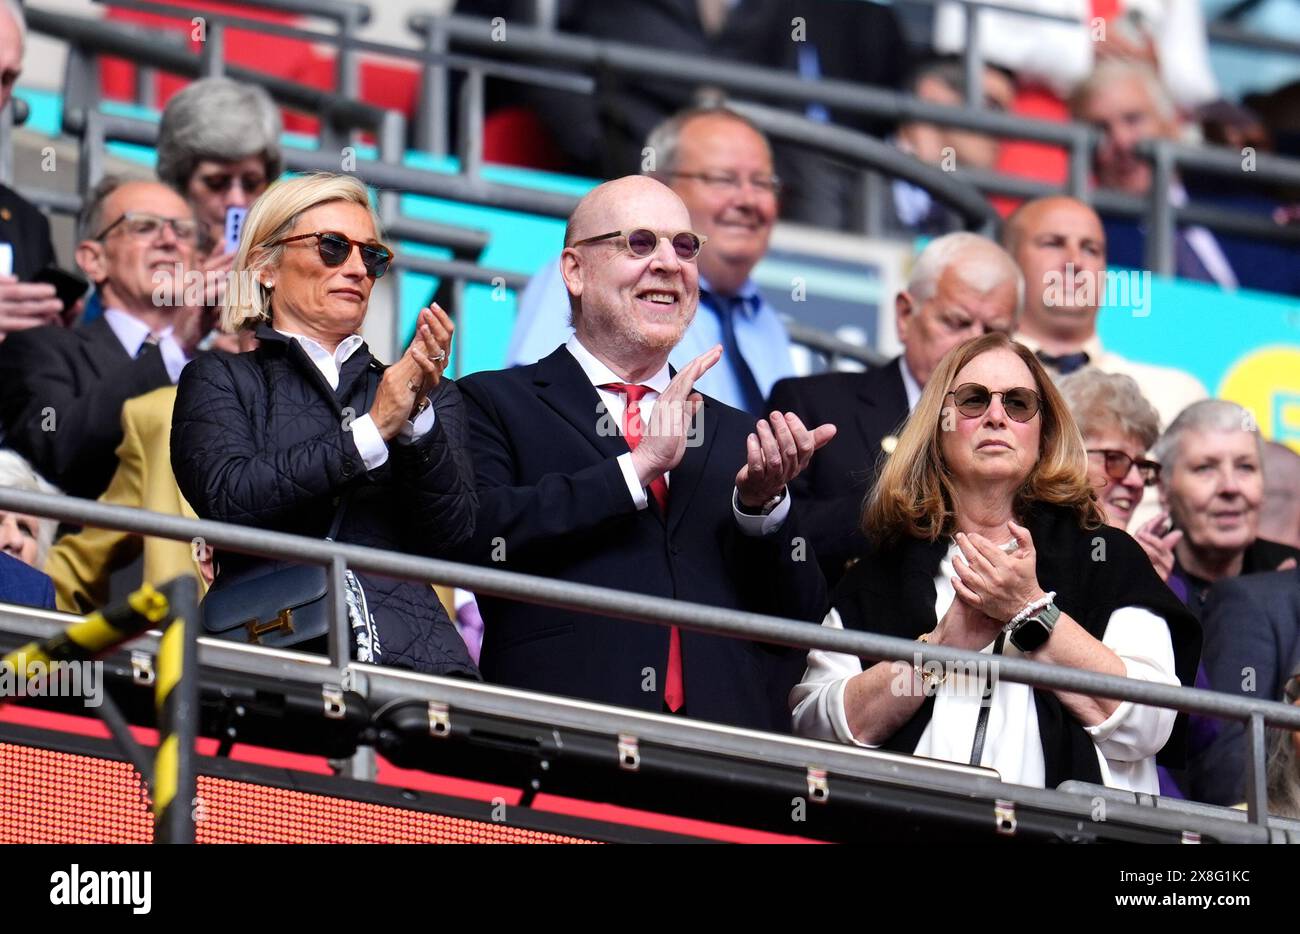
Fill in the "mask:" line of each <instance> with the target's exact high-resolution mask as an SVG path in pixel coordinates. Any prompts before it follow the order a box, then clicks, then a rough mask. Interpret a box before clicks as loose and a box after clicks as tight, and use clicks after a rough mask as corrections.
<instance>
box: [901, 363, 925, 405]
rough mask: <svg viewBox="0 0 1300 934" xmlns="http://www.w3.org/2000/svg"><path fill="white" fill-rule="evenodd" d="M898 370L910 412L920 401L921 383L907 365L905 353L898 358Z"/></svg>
mask: <svg viewBox="0 0 1300 934" xmlns="http://www.w3.org/2000/svg"><path fill="white" fill-rule="evenodd" d="M898 372H899V373H901V374H902V376H903V392H905V393H907V411H909V412H911V411H912V410H913V409H915V408H916V404H917V403H918V402H920V401H921V384H920V383H918V382H917V381H916V377H915V376H913V375H912V369H911V367H909V366H908V365H907V355H906V354H904V355H903V356H901V357H899V358H898Z"/></svg>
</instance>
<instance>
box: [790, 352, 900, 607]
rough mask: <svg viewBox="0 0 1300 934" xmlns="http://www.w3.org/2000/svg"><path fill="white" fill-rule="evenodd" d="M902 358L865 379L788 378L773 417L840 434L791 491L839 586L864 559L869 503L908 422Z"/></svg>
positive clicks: (846, 375)
mask: <svg viewBox="0 0 1300 934" xmlns="http://www.w3.org/2000/svg"><path fill="white" fill-rule="evenodd" d="M899 367H900V364H899V358H897V357H895V358H894V359H893V360H891V361H889V363H887V364H885V365H884V366H882V367H878V368H876V369H874V370H867V371H866V372H865V373H822V374H819V375H817V376H804V377H797V378H794V379H783V380H781V381H780V382H778V383H777V384H776V385H775V386H773V387H772V397H771V399H769V400H768V403H767V408H768V410H769V411H770V410H772V409H778V410H780V411H782V412H794V413H795V414H796V415H798V416H799V418H800V419H802V420H803V423H804V424H805V425H807V426H809V427H812V426H815V425H821V424H824V423H826V422H830V423H831V424H833V425H835V426H836V428H838V429H839V431H838V432H837V433H836V435H835V438H834V439H833V440H832V441H831V443H830V444H828V445H826V447H824V448H822V449H821V450H820V451H818V452H817V454H816V455H815V456H814V457H813V459H812V462H811V463H810V464H809V465H808V469H807V470H805V471H804V472H803V473H802V474H800V475H799V476H798V477H796V478H795V479H794V482H792V483H791V484H790V489H791V492H792V493H793V494H794V497H795V502H796V503H797V504H798V506H799V526H800V528H802V529H803V530H804V533H805V534H807V536H808V539H809V541H810V542H811V543H812V546H813V550H814V551H816V552H817V560H818V561H820V562H821V566H822V570H823V572H824V573H825V574H826V580H827V581H828V583H829V584H830V586H831V587H834V586H835V583H836V582H837V581H838V580H839V579H840V577H841V576H842V575H843V573H844V565H845V563H846V562H849V561H851V560H853V559H854V558H856V557H858V556H859V555H861V554H862V553H863V551H864V550H865V548H866V540H865V539H864V538H863V537H862V532H861V530H860V520H861V518H862V502H863V500H864V499H865V498H866V495H867V493H868V492H870V490H871V486H872V484H873V483H874V481H875V477H876V472H877V470H878V469H879V466H880V463H881V461H882V459H883V457H884V456H885V455H884V452H883V449H882V447H881V443H882V442H883V441H884V439H885V438H887V437H889V436H891V435H892V436H897V434H898V431H899V428H900V427H901V426H902V424H903V422H904V420H906V418H907V412H908V409H907V390H906V389H905V388H904V387H903V375H902V372H901V370H900V368H899Z"/></svg>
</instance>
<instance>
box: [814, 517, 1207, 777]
mask: <svg viewBox="0 0 1300 934" xmlns="http://www.w3.org/2000/svg"><path fill="white" fill-rule="evenodd" d="M1023 524H1024V526H1025V527H1026V528H1027V529H1029V532H1030V534H1031V535H1032V536H1033V539H1034V548H1035V550H1036V552H1037V554H1038V583H1039V585H1040V586H1041V587H1042V588H1043V589H1044V590H1054V591H1056V605H1057V606H1058V607H1060V608H1061V611H1062V612H1063V613H1065V614H1067V615H1068V616H1069V617H1070V618H1071V619H1073V620H1074V621H1075V622H1077V623H1078V624H1079V625H1080V626H1082V627H1083V628H1084V629H1086V630H1087V631H1088V632H1089V634H1091V635H1092V636H1093V637H1094V638H1096V639H1099V640H1100V639H1101V638H1102V636H1103V635H1105V632H1106V624H1107V623H1108V621H1109V620H1110V615H1111V613H1113V612H1114V611H1115V610H1117V609H1119V608H1120V607H1125V606H1138V607H1143V608H1144V609H1147V610H1150V611H1151V612H1153V613H1155V614H1156V615H1157V616H1160V617H1162V618H1163V619H1164V620H1165V622H1166V623H1167V624H1168V625H1169V631H1170V635H1171V638H1172V641H1173V647H1174V660H1175V668H1176V672H1177V675H1178V680H1179V681H1181V682H1182V683H1183V684H1184V685H1187V686H1191V685H1192V684H1193V683H1194V682H1195V680H1196V666H1197V664H1198V662H1199V661H1200V655H1201V628H1200V625H1199V624H1198V623H1197V621H1196V619H1195V618H1194V617H1193V616H1192V614H1191V613H1189V612H1188V610H1187V608H1186V607H1184V606H1183V604H1182V603H1181V602H1180V601H1179V600H1178V598H1177V597H1175V596H1174V594H1173V592H1172V591H1171V590H1170V589H1169V588H1168V587H1167V586H1166V585H1165V583H1164V582H1163V581H1161V580H1160V577H1159V575H1158V574H1156V572H1155V569H1154V568H1153V567H1152V566H1151V562H1150V560H1149V559H1148V558H1147V556H1146V553H1145V552H1143V551H1142V548H1141V546H1139V545H1138V543H1137V542H1135V541H1134V540H1133V539H1132V538H1130V537H1129V535H1128V534H1127V533H1126V532H1124V531H1121V530H1120V529H1115V528H1111V527H1109V526H1103V527H1101V528H1099V529H1094V530H1087V529H1082V528H1080V527H1079V522H1078V518H1077V515H1076V513H1075V512H1074V511H1073V510H1071V509H1066V508H1064V507H1060V506H1048V505H1038V506H1036V507H1034V508H1033V509H1032V510H1031V511H1030V514H1029V515H1028V516H1026V517H1025V521H1024V522H1023ZM948 546H949V540H948V539H946V538H941V539H940V540H939V541H937V542H926V541H921V540H918V539H914V538H910V537H904V538H902V539H901V540H895V541H892V542H889V543H888V544H885V545H882V546H879V547H876V548H874V549H873V550H872V551H870V552H869V553H868V554H866V555H864V556H863V558H862V560H860V561H858V562H857V563H856V564H855V565H853V567H852V568H850V569H849V571H848V573H847V574H846V575H845V577H844V579H843V580H842V581H841V582H840V585H839V586H838V587H837V588H836V589H835V592H834V594H833V595H832V597H831V602H832V604H833V605H834V606H835V608H836V609H837V610H838V611H839V614H840V618H841V619H842V620H843V622H844V627H845V628H846V629H857V630H860V631H864V632H875V633H880V634H882V635H889V636H898V637H901V638H904V639H915V638H916V637H917V636H919V635H921V634H922V633H926V632H930V631H931V630H932V629H934V627H935V626H936V625H937V623H938V621H937V620H936V618H935V613H934V603H935V596H936V594H935V588H934V578H935V575H936V574H938V572H939V563H940V561H942V560H943V556H944V555H945V554H946V553H947V550H948ZM1034 703H1035V707H1036V708H1037V710H1038V730H1039V735H1040V736H1041V738H1042V743H1043V764H1044V777H1045V783H1046V786H1047V787H1048V788H1055V787H1056V786H1057V785H1059V784H1060V783H1061V782H1063V781H1067V780H1069V779H1077V780H1081V781H1091V782H1096V783H1100V782H1101V770H1100V768H1099V766H1098V763H1097V752H1096V746H1095V745H1094V743H1093V742H1092V739H1091V737H1089V736H1088V734H1087V732H1086V731H1085V730H1084V728H1083V726H1082V724H1080V723H1079V721H1078V720H1076V719H1075V718H1074V716H1073V715H1072V714H1071V713H1070V712H1069V711H1068V710H1067V709H1066V708H1065V707H1064V706H1063V705H1062V704H1061V702H1060V700H1058V699H1057V697H1056V695H1055V694H1053V693H1052V692H1051V691H1048V690H1041V689H1038V688H1035V689H1034ZM933 710H934V698H933V697H930V698H927V699H926V701H925V703H924V704H922V705H921V707H920V709H919V710H917V712H916V714H915V715H914V716H913V717H912V718H911V719H910V720H908V721H907V723H905V724H903V726H901V727H900V728H899V729H898V731H897V732H895V733H894V735H893V736H891V737H890V738H889V739H888V740H886V741H885V743H884V748H886V749H891V750H894V751H896V752H905V753H910V752H912V751H913V750H914V749H915V748H916V744H917V743H918V742H919V741H920V739H921V734H922V733H923V732H924V731H925V727H926V725H927V724H928V723H929V722H930V717H931V714H932V713H933ZM1186 733H1187V716H1186V714H1179V716H1178V720H1177V722H1176V723H1175V725H1174V731H1173V733H1172V735H1171V736H1170V738H1169V741H1168V742H1167V743H1166V744H1165V747H1164V749H1162V750H1161V751H1160V754H1159V757H1158V761H1159V762H1160V764H1161V765H1165V766H1169V767H1173V768H1177V767H1180V766H1181V765H1182V763H1183V758H1184V755H1185V742H1186Z"/></svg>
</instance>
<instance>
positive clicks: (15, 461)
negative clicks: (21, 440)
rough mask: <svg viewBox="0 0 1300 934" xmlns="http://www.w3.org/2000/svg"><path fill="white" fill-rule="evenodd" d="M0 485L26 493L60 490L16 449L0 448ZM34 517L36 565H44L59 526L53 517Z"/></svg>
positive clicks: (40, 566) (39, 566) (38, 566)
mask: <svg viewBox="0 0 1300 934" xmlns="http://www.w3.org/2000/svg"><path fill="white" fill-rule="evenodd" d="M0 487H4V488H5V489H9V490H24V491H26V492H28V493H55V494H57V493H59V492H60V490H59V488H58V487H56V486H55V485H54V484H52V483H50V482H49V481H48V480H46V479H45V478H44V477H42V476H41V475H40V474H38V473H37V472H36V470H35V469H34V468H33V467H32V465H31V464H29V463H27V461H26V460H25V459H24V458H23V457H22V455H20V454H19V453H18V452H17V451H11V450H9V449H7V448H6V449H4V450H0ZM35 518H36V520H37V521H36V528H37V532H36V567H37V568H43V567H45V556H46V555H47V554H49V551H50V545H51V544H52V543H53V542H54V533H55V531H56V530H57V529H58V527H59V523H58V521H57V520H55V519H46V518H43V517H41V516H37V517H35Z"/></svg>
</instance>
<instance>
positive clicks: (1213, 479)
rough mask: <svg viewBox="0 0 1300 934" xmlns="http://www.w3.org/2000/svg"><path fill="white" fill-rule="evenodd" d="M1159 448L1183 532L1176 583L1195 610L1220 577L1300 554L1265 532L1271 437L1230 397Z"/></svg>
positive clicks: (1182, 416) (1208, 404) (1182, 420)
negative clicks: (1262, 517)
mask: <svg viewBox="0 0 1300 934" xmlns="http://www.w3.org/2000/svg"><path fill="white" fill-rule="evenodd" d="M1152 451H1153V454H1154V456H1155V459H1156V460H1157V461H1159V462H1160V466H1161V471H1160V494H1161V499H1162V501H1163V503H1164V504H1165V508H1166V509H1167V510H1168V511H1169V516H1170V518H1171V519H1172V520H1173V524H1174V527H1175V528H1178V529H1181V530H1182V532H1183V537H1182V539H1181V540H1180V541H1179V542H1178V543H1177V544H1176V545H1175V546H1174V557H1175V563H1174V570H1173V573H1172V574H1171V575H1170V576H1169V586H1170V587H1172V588H1173V589H1174V592H1175V593H1177V594H1178V595H1179V596H1180V597H1182V598H1183V601H1184V602H1185V603H1186V604H1187V605H1188V606H1189V607H1190V608H1191V610H1192V612H1193V613H1196V614H1198V615H1199V614H1200V611H1201V608H1202V607H1203V606H1204V604H1205V598H1206V597H1207V596H1208V594H1209V589H1210V586H1211V585H1212V584H1213V583H1214V582H1215V581H1219V580H1223V579H1224V578H1228V577H1236V576H1237V575H1239V574H1253V573H1255V572H1258V571H1272V570H1278V569H1281V568H1284V567H1293V566H1294V565H1295V561H1296V560H1297V559H1300V550H1297V549H1295V548H1292V547H1291V546H1289V545H1282V544H1279V543H1278V542H1271V541H1267V540H1265V539H1262V538H1260V537H1259V507H1260V502H1261V501H1262V500H1263V498H1264V470H1263V461H1264V458H1263V439H1262V438H1261V437H1260V433H1259V426H1258V425H1257V424H1256V422H1255V418H1254V416H1252V415H1251V413H1250V412H1248V411H1247V410H1246V409H1244V408H1242V407H1241V406H1239V405H1237V404H1236V403H1235V402H1228V401H1227V400H1225V399H1203V400H1202V401H1200V402H1195V403H1193V404H1192V405H1189V406H1188V407H1187V408H1185V409H1183V411H1182V412H1181V413H1179V415H1178V417H1177V418H1175V419H1174V421H1173V424H1171V425H1170V426H1169V428H1168V429H1167V430H1166V431H1165V433H1164V434H1163V435H1162V436H1161V437H1160V439H1159V440H1158V441H1157V442H1156V443H1155V446H1154V448H1153V449H1152Z"/></svg>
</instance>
